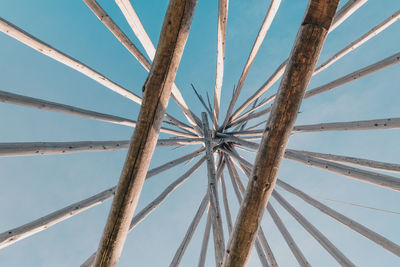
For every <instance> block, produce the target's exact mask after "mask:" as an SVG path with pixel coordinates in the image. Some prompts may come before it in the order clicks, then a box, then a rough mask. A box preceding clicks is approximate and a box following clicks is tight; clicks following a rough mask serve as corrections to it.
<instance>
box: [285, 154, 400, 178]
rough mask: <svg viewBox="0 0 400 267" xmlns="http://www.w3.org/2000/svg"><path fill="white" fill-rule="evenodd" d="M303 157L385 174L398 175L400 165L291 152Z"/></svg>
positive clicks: (340, 156)
mask: <svg viewBox="0 0 400 267" xmlns="http://www.w3.org/2000/svg"><path fill="white" fill-rule="evenodd" d="M292 151H296V152H298V153H301V154H303V155H307V156H312V157H316V158H320V159H326V160H329V161H333V162H339V163H350V164H354V165H357V166H361V167H367V168H370V169H374V170H379V171H387V172H394V173H400V164H396V163H387V162H382V161H376V160H370V159H363V158H356V157H349V156H342V155H334V154H325V153H316V152H310V151H298V150H292Z"/></svg>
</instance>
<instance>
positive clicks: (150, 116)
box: [95, 0, 197, 266]
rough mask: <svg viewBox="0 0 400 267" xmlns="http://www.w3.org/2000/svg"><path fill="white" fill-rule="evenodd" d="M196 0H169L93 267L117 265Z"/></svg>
mask: <svg viewBox="0 0 400 267" xmlns="http://www.w3.org/2000/svg"><path fill="white" fill-rule="evenodd" d="M196 3H197V1H196V0H171V1H170V3H169V6H168V9H167V13H166V15H165V18H164V23H163V26H162V30H161V35H160V41H159V44H158V47H157V52H156V56H155V59H154V63H153V65H152V68H151V70H150V73H149V76H148V77H147V80H146V82H145V84H144V86H143V91H144V98H143V103H142V107H141V109H140V113H139V118H138V122H137V126H136V129H135V131H134V133H133V135H132V138H131V144H130V147H129V151H128V154H127V157H126V160H125V164H124V167H123V170H122V173H121V177H120V180H119V183H118V186H117V191H116V194H115V197H114V201H113V204H112V206H111V210H110V214H109V216H108V220H107V224H106V226H105V229H104V233H103V236H102V238H101V241H100V245H99V248H98V251H97V254H96V260H95V266H116V265H117V263H118V260H119V257H120V255H121V252H122V248H123V245H124V243H125V239H126V235H127V234H128V230H129V225H130V222H131V220H132V217H133V214H134V211H135V208H136V205H137V202H138V200H139V196H140V192H141V190H142V187H143V183H144V180H145V177H146V173H147V170H148V167H149V164H150V160H151V157H152V155H153V152H154V149H155V146H156V143H157V139H158V135H159V132H160V127H161V122H162V118H163V117H164V114H165V110H166V108H167V105H168V100H169V98H170V95H171V88H172V84H173V82H174V79H175V75H176V71H177V69H178V66H179V62H180V59H181V56H182V53H183V49H184V47H185V44H186V40H187V37H188V34H189V29H190V25H191V22H192V18H193V14H194V10H195V7H196Z"/></svg>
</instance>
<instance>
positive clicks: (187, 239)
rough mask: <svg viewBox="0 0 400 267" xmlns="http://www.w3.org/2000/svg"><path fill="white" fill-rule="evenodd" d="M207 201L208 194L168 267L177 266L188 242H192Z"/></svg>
mask: <svg viewBox="0 0 400 267" xmlns="http://www.w3.org/2000/svg"><path fill="white" fill-rule="evenodd" d="M209 201H210V199H209V197H208V194H206V195H205V196H204V198H203V200H202V201H201V203H200V207H199V208H198V210H197V212H196V215H195V216H194V218H193V220H192V222H191V223H190V225H189V228H188V230H187V232H186V234H185V237H184V238H183V240H182V243H181V245H180V246H179V248H178V250H177V251H176V253H175V256H174V258H173V259H172V262H171V264H170V265H169V266H170V267H176V266H179V264H180V262H181V260H182V257H183V255H184V254H185V251H186V249H187V247H188V245H189V242H190V240H192V237H193V234H194V232H195V231H196V228H197V226H198V225H199V222H200V219H201V217H202V216H203V214H204V211H205V210H206V208H207V206H208V203H209Z"/></svg>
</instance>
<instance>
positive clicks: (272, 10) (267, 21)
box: [221, 0, 281, 129]
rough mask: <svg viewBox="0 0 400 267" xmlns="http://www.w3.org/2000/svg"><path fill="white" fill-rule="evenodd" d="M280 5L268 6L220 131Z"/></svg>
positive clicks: (274, 0) (272, 4) (277, 2)
mask: <svg viewBox="0 0 400 267" xmlns="http://www.w3.org/2000/svg"><path fill="white" fill-rule="evenodd" d="M280 4H281V0H272V1H271V4H270V5H269V8H268V11H267V13H266V14H265V17H264V21H263V22H262V24H261V27H260V30H259V31H258V34H257V37H256V40H255V41H254V43H253V47H252V48H251V51H250V54H249V57H248V58H247V61H246V64H245V65H244V68H243V71H242V74H241V75H240V78H239V82H238V84H237V86H236V88H235V91H234V93H233V97H232V99H231V101H230V103H229V107H228V111H227V112H226V115H225V120H224V122H223V124H222V127H221V128H222V129H224V128H225V126H226V125H227V124H228V122H229V119H230V116H231V114H232V110H233V108H234V106H235V104H236V101H237V99H238V97H239V94H240V92H241V91H242V88H243V85H244V82H245V81H246V78H247V75H248V74H249V71H250V68H251V66H252V65H253V62H254V60H255V58H256V56H257V54H258V51H259V50H260V47H261V45H262V43H263V41H264V39H265V36H266V35H267V32H268V30H269V28H270V27H271V24H272V22H273V21H274V18H275V15H276V13H277V12H278V9H279V5H280Z"/></svg>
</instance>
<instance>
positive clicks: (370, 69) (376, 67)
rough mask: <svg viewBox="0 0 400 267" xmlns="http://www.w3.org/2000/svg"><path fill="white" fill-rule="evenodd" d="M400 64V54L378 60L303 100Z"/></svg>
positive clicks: (255, 114) (326, 85) (317, 89)
mask: <svg viewBox="0 0 400 267" xmlns="http://www.w3.org/2000/svg"><path fill="white" fill-rule="evenodd" d="M399 63H400V52H399V53H396V54H394V55H391V56H390V57H387V58H385V59H383V60H380V61H378V62H376V63H374V64H371V65H369V66H367V67H365V68H362V69H359V70H356V71H354V72H352V73H350V74H347V75H345V76H343V77H340V78H338V79H336V80H334V81H332V82H329V83H326V84H324V85H321V86H318V87H316V88H314V89H311V90H308V91H307V92H306V93H305V95H304V99H306V98H309V97H313V96H315V95H319V94H322V93H325V92H328V91H330V90H333V89H335V88H337V87H339V86H342V85H344V84H346V83H350V82H353V81H355V80H358V79H361V78H363V77H366V76H368V75H371V74H374V73H376V72H378V71H381V70H384V69H386V68H389V67H391V66H394V65H396V64H399ZM271 110H272V107H271V106H270V107H268V108H266V109H263V110H260V111H258V112H255V113H253V114H251V115H248V116H246V117H243V118H241V119H238V120H234V121H232V122H231V123H230V124H229V125H228V126H227V127H233V126H235V125H237V124H239V123H242V122H244V121H248V120H250V119H255V118H258V117H260V116H262V115H264V114H266V113H268V112H270V111H271Z"/></svg>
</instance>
